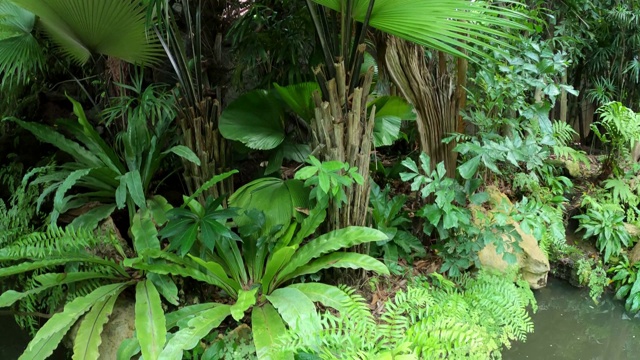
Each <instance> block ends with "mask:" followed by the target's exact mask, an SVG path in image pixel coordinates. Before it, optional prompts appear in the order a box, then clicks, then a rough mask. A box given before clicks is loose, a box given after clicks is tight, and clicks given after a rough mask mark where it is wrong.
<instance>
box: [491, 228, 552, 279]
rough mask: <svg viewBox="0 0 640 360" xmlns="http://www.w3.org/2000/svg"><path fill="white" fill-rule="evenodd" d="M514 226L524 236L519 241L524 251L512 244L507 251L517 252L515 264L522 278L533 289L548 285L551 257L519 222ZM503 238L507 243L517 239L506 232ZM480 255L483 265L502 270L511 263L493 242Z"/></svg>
mask: <svg viewBox="0 0 640 360" xmlns="http://www.w3.org/2000/svg"><path fill="white" fill-rule="evenodd" d="M513 226H514V227H515V229H516V231H517V232H518V234H520V236H521V237H522V241H520V243H519V245H520V247H521V248H522V251H521V252H520V251H515V250H514V249H513V247H512V246H507V250H506V251H509V252H511V253H513V254H515V256H516V259H517V261H516V264H515V266H517V267H518V269H519V273H520V274H521V275H522V278H523V279H524V280H526V281H527V282H528V283H529V286H530V287H531V288H532V289H540V288H542V287H545V286H546V285H547V275H548V274H549V270H550V269H551V267H550V266H549V259H548V258H547V256H546V255H545V254H544V252H542V250H541V249H540V246H538V241H537V240H536V238H534V237H533V236H532V235H529V234H527V233H525V232H524V231H522V229H521V228H520V224H519V223H517V222H514V223H513ZM503 240H504V241H505V243H507V244H509V243H513V242H514V241H515V240H514V239H513V238H511V237H510V236H508V235H506V234H505V235H504V236H503ZM478 257H479V258H480V264H482V266H483V267H487V268H492V269H496V270H500V271H506V270H507V268H508V267H509V263H507V262H506V261H505V260H504V259H503V257H502V254H498V252H497V251H496V247H495V245H493V244H489V245H487V246H485V248H484V249H482V250H481V251H480V252H479V253H478Z"/></svg>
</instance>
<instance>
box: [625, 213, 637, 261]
mask: <svg viewBox="0 0 640 360" xmlns="http://www.w3.org/2000/svg"><path fill="white" fill-rule="evenodd" d="M624 228H625V230H627V232H628V233H629V235H630V236H631V238H632V239H638V237H640V228H638V227H637V226H635V225H632V224H626V223H625V224H624ZM638 261H640V241H638V242H637V243H636V245H635V246H634V247H633V249H631V251H630V252H629V263H630V264H632V265H633V264H635V263H637V262H638Z"/></svg>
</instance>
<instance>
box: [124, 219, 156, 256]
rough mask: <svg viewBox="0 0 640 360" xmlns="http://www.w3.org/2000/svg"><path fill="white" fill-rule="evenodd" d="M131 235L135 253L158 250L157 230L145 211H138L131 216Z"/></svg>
mask: <svg viewBox="0 0 640 360" xmlns="http://www.w3.org/2000/svg"><path fill="white" fill-rule="evenodd" d="M131 235H133V248H134V249H135V251H136V252H137V253H142V252H144V251H146V250H150V249H152V250H160V240H159V239H158V230H157V229H156V225H155V224H154V223H153V220H151V217H150V213H149V212H148V211H147V210H140V211H138V212H137V213H136V214H135V215H134V216H133V222H132V224H131Z"/></svg>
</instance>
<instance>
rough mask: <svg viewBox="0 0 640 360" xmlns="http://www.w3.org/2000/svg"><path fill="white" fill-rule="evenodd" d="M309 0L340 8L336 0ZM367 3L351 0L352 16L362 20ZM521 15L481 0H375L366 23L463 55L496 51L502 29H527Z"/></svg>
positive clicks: (501, 40)
mask: <svg viewBox="0 0 640 360" xmlns="http://www.w3.org/2000/svg"><path fill="white" fill-rule="evenodd" d="M313 1H314V2H316V3H318V4H320V5H324V6H326V7H328V8H330V9H333V10H336V11H341V7H342V6H341V3H342V2H341V1H339V0H313ZM503 3H511V1H503ZM368 6H369V0H355V1H354V9H353V14H352V15H353V18H354V19H355V20H357V21H363V20H364V19H365V17H366V14H367V9H368ZM525 18H526V16H525V15H523V14H520V13H518V12H516V11H513V10H510V9H508V8H507V7H503V6H500V4H496V5H492V4H490V3H489V2H485V1H468V0H433V1H424V0H377V1H375V4H374V6H373V10H372V12H371V18H370V20H369V25H371V26H372V27H374V28H376V29H378V30H381V31H384V32H386V33H389V34H391V35H395V36H397V37H400V38H403V39H405V40H409V41H411V42H414V43H416V44H419V45H423V46H427V47H429V48H432V49H436V50H440V51H443V52H446V53H449V54H453V55H457V56H461V57H465V58H467V57H468V55H466V54H464V51H461V49H463V50H467V51H468V52H469V53H475V54H482V50H481V47H486V48H488V49H490V50H492V51H498V52H500V48H501V47H509V45H508V44H507V42H505V41H504V40H505V39H507V38H509V37H510V35H508V34H507V33H506V31H505V29H520V30H527V29H528V27H527V26H526V25H523V24H522V23H521V22H518V21H519V20H523V19H525ZM498 29H500V30H498ZM494 41H495V42H494ZM474 45H479V46H474Z"/></svg>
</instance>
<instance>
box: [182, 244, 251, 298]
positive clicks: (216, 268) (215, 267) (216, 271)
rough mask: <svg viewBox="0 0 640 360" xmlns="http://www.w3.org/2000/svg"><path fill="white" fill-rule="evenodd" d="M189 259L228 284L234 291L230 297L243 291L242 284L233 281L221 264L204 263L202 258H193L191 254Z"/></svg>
mask: <svg viewBox="0 0 640 360" xmlns="http://www.w3.org/2000/svg"><path fill="white" fill-rule="evenodd" d="M189 257H190V258H191V260H193V261H194V262H195V263H196V264H198V265H200V266H202V267H203V268H205V269H206V270H207V271H208V272H209V273H210V274H211V275H213V276H214V277H215V278H216V279H219V280H220V281H221V282H222V283H224V284H226V285H227V286H228V287H229V288H231V289H232V290H233V291H232V292H231V293H230V295H232V296H233V295H234V294H236V293H237V292H238V291H239V290H240V289H241V286H240V284H238V283H237V282H236V281H234V280H233V279H231V278H230V277H229V275H228V274H227V272H226V271H225V270H224V268H223V267H222V266H221V265H220V264H218V263H216V262H214V261H204V260H202V259H201V258H199V257H197V256H193V255H191V254H189Z"/></svg>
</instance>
